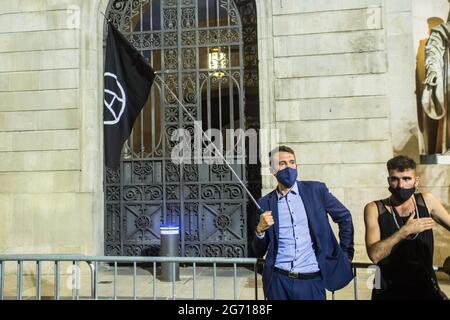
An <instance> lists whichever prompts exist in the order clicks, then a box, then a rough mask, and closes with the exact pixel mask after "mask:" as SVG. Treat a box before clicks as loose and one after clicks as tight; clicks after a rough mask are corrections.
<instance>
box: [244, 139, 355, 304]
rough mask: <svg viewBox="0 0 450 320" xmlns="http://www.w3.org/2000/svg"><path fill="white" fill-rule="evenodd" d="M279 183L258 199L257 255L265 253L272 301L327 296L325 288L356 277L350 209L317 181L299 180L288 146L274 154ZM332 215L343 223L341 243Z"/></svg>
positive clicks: (266, 285)
mask: <svg viewBox="0 0 450 320" xmlns="http://www.w3.org/2000/svg"><path fill="white" fill-rule="evenodd" d="M269 157H270V166H271V173H272V174H273V175H274V176H275V177H276V179H277V181H278V187H277V188H276V189H275V190H274V191H272V192H271V193H269V194H268V195H266V196H264V197H263V198H261V199H260V200H259V201H258V202H259V205H260V206H261V208H263V209H264V210H265V212H264V213H262V214H261V215H260V216H259V219H258V221H257V226H256V232H255V237H254V239H253V243H252V245H253V249H254V252H255V254H256V256H257V257H263V256H264V255H266V257H265V264H264V269H263V288H264V295H265V297H266V299H269V300H325V299H326V293H325V289H328V290H330V291H335V290H339V289H341V288H343V287H345V286H346V285H347V284H348V283H349V282H350V281H351V280H352V278H353V273H352V268H351V260H352V259H353V254H354V248H353V223H352V217H351V214H350V212H349V211H348V209H347V208H345V207H344V205H342V204H341V203H340V202H339V200H337V199H336V198H335V197H334V196H333V195H332V194H331V193H330V192H329V191H328V189H327V187H326V185H325V184H324V183H321V182H315V181H297V163H296V159H295V154H294V151H293V150H292V149H291V148H289V147H287V146H280V147H277V148H275V149H274V150H272V151H271V153H270V154H269ZM327 214H329V215H330V216H331V218H332V219H333V221H334V222H335V223H337V224H338V225H339V240H340V244H338V242H337V240H336V238H335V236H334V234H333V231H332V229H331V226H330V223H329V222H328V216H327Z"/></svg>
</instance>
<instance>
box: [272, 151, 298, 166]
mask: <svg viewBox="0 0 450 320" xmlns="http://www.w3.org/2000/svg"><path fill="white" fill-rule="evenodd" d="M278 152H287V153H290V154H292V155H293V156H294V157H295V152H294V150H292V148H290V147H288V146H279V147H276V148H273V149H272V151H270V152H269V165H270V167H271V168H272V158H273V156H274V155H275V154H277V153H278Z"/></svg>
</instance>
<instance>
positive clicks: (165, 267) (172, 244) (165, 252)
mask: <svg viewBox="0 0 450 320" xmlns="http://www.w3.org/2000/svg"><path fill="white" fill-rule="evenodd" d="M160 230H161V251H160V254H159V255H160V256H161V257H178V256H179V254H178V246H179V242H180V228H179V227H178V226H164V225H163V226H161V228H160ZM174 264H175V281H179V280H180V264H179V263H175V262H162V263H161V281H174V279H173V278H174V277H173V276H174V274H173V265H174Z"/></svg>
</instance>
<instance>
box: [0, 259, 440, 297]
mask: <svg viewBox="0 0 450 320" xmlns="http://www.w3.org/2000/svg"><path fill="white" fill-rule="evenodd" d="M7 262H8V263H11V262H15V263H17V289H16V298H17V300H22V299H23V298H24V297H23V272H24V271H23V268H24V263H25V262H31V263H34V264H35V277H36V280H35V290H36V291H35V295H34V298H35V299H36V300H41V299H42V265H43V263H45V262H47V263H48V262H50V263H53V264H54V269H53V270H54V272H53V276H54V282H53V285H54V289H53V298H54V299H56V300H59V299H61V270H60V267H61V264H62V263H63V262H69V263H72V266H74V268H73V269H72V275H71V277H72V281H73V282H74V283H75V284H76V283H79V281H80V274H79V273H78V272H76V271H77V270H80V264H81V263H86V264H87V266H88V267H89V272H90V284H91V288H90V296H87V297H84V298H88V299H94V300H98V299H99V266H100V264H101V263H103V264H109V265H112V266H113V268H114V271H113V280H112V284H113V294H112V299H115V300H116V299H118V267H119V264H120V265H127V266H130V267H132V268H133V280H132V288H133V294H132V298H133V299H134V300H136V299H138V296H137V281H136V279H137V268H138V266H139V265H143V264H145V265H148V264H150V265H151V266H152V295H151V296H152V298H153V300H156V299H157V288H156V283H157V281H156V280H157V279H156V274H157V272H156V270H157V265H158V264H163V263H170V264H171V267H172V280H171V282H172V297H171V298H172V299H176V297H177V295H176V276H175V274H176V264H184V265H187V266H192V299H194V300H195V299H197V298H198V296H197V269H198V268H199V266H205V265H207V266H212V268H213V276H212V287H213V288H212V289H213V290H212V292H213V293H212V299H214V300H215V299H217V296H218V294H217V278H218V277H217V268H218V265H221V266H232V268H233V300H237V299H238V296H237V293H238V288H237V278H238V266H239V267H247V268H251V269H253V274H254V279H253V282H254V299H255V300H258V267H259V266H260V265H262V264H263V263H264V260H263V259H256V258H193V257H189V258H184V257H89V256H81V255H0V300H4V299H5V294H4V291H5V277H6V274H5V267H6V263H7ZM373 267H376V266H374V265H373V264H370V263H353V264H352V269H353V274H354V279H353V294H354V300H359V294H358V270H359V269H368V268H373ZM434 269H435V271H442V267H439V268H438V267H435V268H434ZM331 297H332V300H335V299H336V296H335V292H332V295H331ZM29 298H33V297H29ZM71 298H72V300H79V299H80V288H79V286H77V285H74V286H73V287H72V297H71ZM107 298H111V297H107ZM101 299H103V297H101Z"/></svg>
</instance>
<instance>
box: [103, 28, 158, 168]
mask: <svg viewBox="0 0 450 320" xmlns="http://www.w3.org/2000/svg"><path fill="white" fill-rule="evenodd" d="M154 79H155V73H154V71H153V69H152V67H151V66H150V65H149V64H148V63H147V62H146V60H145V59H144V57H143V56H142V55H141V54H140V53H139V52H138V51H137V50H136V49H135V48H134V47H133V46H132V45H131V44H130V43H129V42H128V41H127V40H126V39H125V37H124V36H123V35H122V34H121V33H120V32H119V31H118V30H117V29H116V28H115V27H114V26H113V25H112V24H111V23H108V40H107V48H106V61H105V74H104V86H105V89H104V107H103V123H104V126H103V128H104V141H105V165H106V166H107V167H108V168H111V169H117V168H118V167H119V165H120V155H121V153H122V148H123V144H124V143H125V141H126V140H127V139H128V137H129V136H130V134H131V130H132V129H133V125H134V122H135V121H136V119H137V117H138V116H139V113H140V112H141V110H142V108H143V107H144V106H145V103H146V102H147V99H148V96H149V94H150V89H151V86H152V84H153V81H154Z"/></svg>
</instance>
